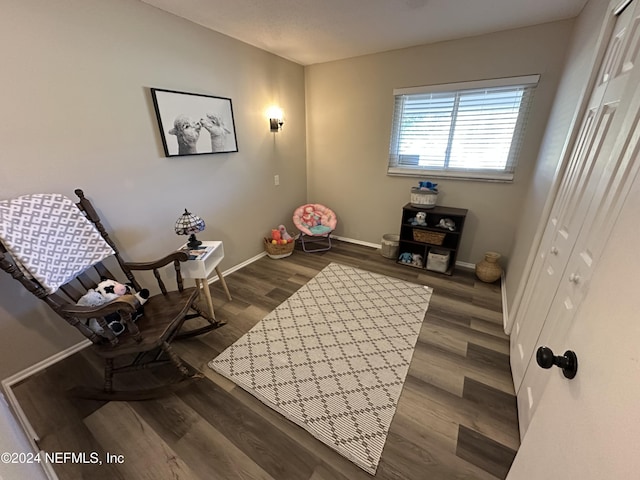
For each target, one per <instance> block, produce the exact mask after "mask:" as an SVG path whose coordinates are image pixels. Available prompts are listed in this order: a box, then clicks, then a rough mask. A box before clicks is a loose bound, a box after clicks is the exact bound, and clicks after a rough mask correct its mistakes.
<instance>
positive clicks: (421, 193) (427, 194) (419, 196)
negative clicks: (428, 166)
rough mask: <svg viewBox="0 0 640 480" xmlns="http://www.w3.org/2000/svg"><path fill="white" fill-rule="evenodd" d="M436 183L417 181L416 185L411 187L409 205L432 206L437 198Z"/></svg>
mask: <svg viewBox="0 0 640 480" xmlns="http://www.w3.org/2000/svg"><path fill="white" fill-rule="evenodd" d="M437 187H438V184H437V183H431V182H428V181H422V182H418V187H413V188H411V205H413V206H414V207H422V208H433V207H435V206H436V200H437V198H438V188H437Z"/></svg>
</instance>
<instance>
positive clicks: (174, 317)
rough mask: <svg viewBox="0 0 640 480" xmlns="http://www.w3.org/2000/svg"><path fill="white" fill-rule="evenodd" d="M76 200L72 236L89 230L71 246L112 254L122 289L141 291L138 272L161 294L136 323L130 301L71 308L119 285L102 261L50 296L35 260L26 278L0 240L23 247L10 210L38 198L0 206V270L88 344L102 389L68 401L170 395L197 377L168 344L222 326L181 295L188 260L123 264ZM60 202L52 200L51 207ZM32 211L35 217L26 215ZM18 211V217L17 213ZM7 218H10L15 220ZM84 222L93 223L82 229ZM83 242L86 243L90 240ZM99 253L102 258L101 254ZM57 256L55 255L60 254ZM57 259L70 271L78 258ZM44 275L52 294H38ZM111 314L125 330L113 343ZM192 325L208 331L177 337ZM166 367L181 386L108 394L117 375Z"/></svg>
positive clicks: (18, 258)
mask: <svg viewBox="0 0 640 480" xmlns="http://www.w3.org/2000/svg"><path fill="white" fill-rule="evenodd" d="M75 193H76V195H78V197H79V199H80V201H79V202H78V203H77V204H75V206H77V208H78V209H79V211H80V212H81V214H80V215H78V217H79V218H77V221H78V222H79V224H82V225H81V227H79V228H78V230H74V231H82V228H85V227H87V229H88V230H85V232H89V233H88V235H89V237H86V236H84V237H82V236H78V239H77V240H78V244H79V245H80V248H81V249H86V248H87V245H93V243H94V242H95V243H96V244H99V249H102V250H103V252H102V253H101V254H100V257H99V258H101V257H104V256H105V255H106V254H108V253H109V252H111V253H112V254H113V255H114V256H115V258H116V260H117V263H118V265H119V268H120V269H121V271H122V274H124V276H125V277H126V280H125V282H129V283H130V284H131V285H132V286H133V287H134V288H135V289H136V290H138V291H139V290H141V285H140V284H139V283H138V281H137V280H136V278H135V276H134V274H133V272H134V271H143V270H146V271H152V272H153V275H154V277H155V278H156V280H157V282H158V287H159V289H160V292H161V293H160V294H157V295H154V296H152V297H151V298H149V299H148V301H147V302H146V303H145V304H144V314H143V316H142V317H140V318H139V319H138V320H137V321H135V322H134V321H133V320H132V315H133V314H134V313H135V312H136V310H137V309H138V308H139V307H140V304H139V302H138V300H137V299H136V297H134V296H133V295H123V296H122V297H119V298H117V299H116V300H114V301H111V302H109V303H106V304H103V305H101V306H98V307H84V306H78V305H76V302H77V301H78V300H79V299H80V297H82V296H83V295H84V294H85V293H86V292H87V291H88V290H89V289H90V288H95V287H96V285H97V283H98V282H99V281H100V278H101V277H106V278H110V279H117V277H116V276H115V275H113V274H112V273H111V272H110V271H109V270H108V269H107V267H106V266H105V263H103V261H102V260H104V258H101V260H100V261H97V262H91V263H90V264H89V265H86V267H88V268H82V267H80V268H79V270H80V272H79V273H78V274H77V275H74V277H73V278H71V279H69V280H68V281H64V283H63V284H61V285H60V286H59V287H58V288H55V279H53V280H50V279H51V278H52V277H53V276H52V275H49V273H50V272H48V271H47V270H46V269H47V266H42V265H39V264H38V262H39V261H40V260H41V259H36V260H35V261H34V260H32V259H29V261H32V262H35V263H36V268H35V269H34V272H37V273H36V274H35V275H32V272H31V271H30V270H29V269H27V268H26V265H25V264H24V262H23V258H22V255H21V249H20V246H19V245H17V246H15V245H14V247H13V248H12V247H11V246H10V244H8V243H7V241H6V239H5V238H3V236H4V234H5V233H6V234H7V236H11V235H13V236H14V237H16V236H17V237H18V238H22V237H25V238H27V239H28V237H29V236H30V234H29V233H28V232H27V233H25V234H24V235H23V233H24V232H23V233H20V232H16V230H19V229H17V228H14V226H15V224H16V223H18V224H19V223H29V222H21V220H20V216H21V215H22V210H20V207H17V209H16V205H19V201H21V200H24V199H25V198H27V197H28V198H27V201H34V197H35V198H36V200H37V201H41V200H42V198H41V197H42V196H37V195H34V196H25V197H20V198H19V199H14V200H17V201H18V203H15V202H14V203H11V202H12V200H10V201H3V202H0V240H2V241H1V242H0V268H2V269H3V270H4V271H5V272H7V273H8V274H10V275H11V276H12V277H13V278H14V279H16V280H17V281H19V282H20V283H21V284H22V285H23V286H24V287H25V288H26V289H27V290H28V291H30V292H31V293H32V294H33V295H35V296H36V297H38V298H40V299H42V300H43V301H45V302H46V303H47V305H49V306H50V307H51V308H52V309H53V310H54V311H55V312H56V313H57V314H58V315H59V316H60V317H62V318H63V319H64V320H66V321H67V322H68V323H69V324H71V325H73V326H74V327H76V328H77V329H78V330H79V331H80V332H81V333H82V334H83V335H84V336H85V337H87V338H88V339H89V340H91V342H92V343H93V345H92V347H93V350H94V351H95V352H96V353H97V354H98V355H99V356H100V357H102V358H103V359H104V361H105V368H104V387H103V389H102V390H100V389H91V388H85V387H78V388H76V389H74V392H73V393H74V394H76V395H78V396H82V397H87V398H94V399H104V400H142V399H146V398H155V397H158V396H160V395H163V394H167V393H170V392H171V391H172V390H173V389H174V387H176V386H177V385H179V384H183V383H184V382H186V381H190V380H193V379H195V378H200V377H202V375H201V374H199V372H196V371H194V370H193V369H189V368H188V367H187V365H185V364H184V363H183V361H182V360H181V359H180V358H179V357H178V355H177V354H175V352H174V351H173V349H172V348H171V346H170V344H171V342H172V341H173V340H175V339H177V338H182V337H185V336H194V335H199V334H202V333H205V332H208V331H211V330H213V329H215V328H218V327H219V326H221V325H222V323H220V322H216V321H215V319H213V318H211V317H210V316H209V314H208V313H206V310H204V309H201V308H200V307H199V305H198V303H197V302H198V298H199V292H200V290H199V289H198V288H195V287H192V288H185V287H184V285H183V281H182V275H181V273H180V263H181V262H185V261H187V259H188V255H187V253H185V252H173V253H171V254H169V255H167V256H165V257H164V258H162V259H159V260H157V261H153V262H145V263H130V262H125V261H124V260H123V259H122V257H121V255H120V252H119V251H118V248H117V247H116V245H115V244H114V243H113V241H112V240H111V239H110V238H109V235H108V234H107V232H106V231H105V229H104V227H103V225H102V223H101V220H100V217H99V216H98V214H97V212H96V210H95V209H94V208H93V206H92V204H91V202H90V201H89V200H88V199H86V198H85V196H84V193H83V192H82V190H76V191H75ZM44 197H47V196H44ZM58 197H59V198H63V199H64V200H65V201H66V208H67V210H69V209H70V208H69V204H70V205H71V206H72V207H73V202H71V201H69V200H68V199H66V197H62V196H58ZM58 197H56V198H55V200H56V201H57V200H58ZM47 200H48V198H47ZM55 203H56V202H55V201H53V202H51V201H49V202H48V203H46V202H43V204H42V205H45V207H44V208H51V209H52V210H53V208H55V207H56V206H57V205H55ZM52 205H53V206H52ZM27 210H29V209H24V211H27ZM30 210H37V209H35V208H32V209H30ZM70 210H73V211H72V212H68V211H67V212H65V214H69V215H67V216H70V217H73V216H74V215H76V214H77V213H78V211H77V210H76V209H75V207H74V208H71V209H70ZM16 211H17V212H18V213H16ZM11 215H14V217H13V219H12V218H11ZM16 215H17V217H16ZM67 216H65V217H64V222H66V221H67ZM16 219H17V220H16ZM86 219H88V220H89V222H91V223H89V222H87V221H86ZM12 220H13V221H12ZM10 222H11V223H12V224H11V225H9V223H10ZM83 222H86V224H87V225H86V226H85V225H84V224H83ZM63 228H68V225H67V224H65V225H64V227H63ZM92 228H93V229H94V233H95V235H93V233H91V231H90V229H92ZM38 234H40V235H42V234H41V233H40V232H35V235H36V236H37V235H38ZM40 238H41V237H40ZM67 238H68V237H67ZM87 238H89V240H88V239H87ZM65 247H66V245H65ZM103 247H104V248H103ZM54 248H55V247H54ZM105 249H106V251H104V250H105ZM55 253H56V255H58V254H59V253H60V252H55ZM82 255H83V253H80V254H79V256H82ZM91 255H95V254H94V253H92V254H89V257H91ZM58 258H59V259H58V263H60V259H62V260H64V261H67V262H69V263H73V262H74V261H76V260H77V259H76V258H70V257H66V258H65V256H64V255H62V254H61V255H60V256H59V257H58ZM62 263H64V262H62ZM170 264H173V266H174V269H175V282H176V287H177V290H174V291H169V290H167V288H166V286H165V284H164V282H163V280H162V278H161V276H160V272H159V269H160V268H163V267H165V266H167V265H170ZM43 271H44V272H45V273H44V277H46V278H45V280H46V281H52V282H54V287H51V286H43V280H42V278H43V274H42V273H41V272H43ZM56 271H57V270H56ZM72 272H73V270H72ZM114 312H117V313H119V314H120V317H121V318H122V319H123V320H124V322H125V323H126V326H127V328H126V330H125V331H124V332H123V333H122V334H120V335H119V336H117V337H116V336H115V334H114V333H113V332H112V331H111V329H109V328H108V327H107V322H106V320H105V317H106V316H107V315H109V314H113V313H114ZM190 312H191V313H190ZM195 317H202V318H204V319H206V321H207V324H206V325H205V326H204V327H201V328H198V329H194V330H191V331H188V332H185V333H182V334H181V333H180V330H181V328H182V327H183V325H184V323H185V321H186V320H188V319H190V318H195ZM91 318H95V319H97V321H98V323H99V324H100V326H101V327H102V329H103V330H104V333H103V334H102V335H98V334H97V333H95V332H94V331H93V330H92V329H90V328H89V327H88V326H87V322H88V320H89V319H91ZM121 360H127V363H126V364H124V365H121V364H120V363H121ZM116 361H118V363H119V364H118V365H116ZM167 363H172V364H173V365H174V366H175V367H176V368H177V370H178V371H179V372H180V374H181V375H182V381H180V382H177V383H172V384H170V385H167V386H162V387H157V388H152V389H147V390H122V391H118V390H116V389H114V385H113V377H114V374H115V373H122V372H130V371H133V370H139V369H146V368H149V367H153V366H158V365H163V364H167Z"/></svg>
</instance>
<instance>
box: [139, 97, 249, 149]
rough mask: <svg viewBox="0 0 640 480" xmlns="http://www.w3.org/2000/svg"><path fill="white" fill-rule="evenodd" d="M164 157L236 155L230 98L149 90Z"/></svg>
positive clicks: (236, 145) (236, 146)
mask: <svg viewBox="0 0 640 480" xmlns="http://www.w3.org/2000/svg"><path fill="white" fill-rule="evenodd" d="M151 97H152V99H153V106H154V109H155V112H156V118H157V120H158V128H159V129H160V137H161V139H162V146H163V147H164V153H165V156H167V157H178V156H185V155H205V154H212V153H230V152H237V151H238V141H237V138H236V128H235V122H234V119H233V106H232V104H231V99H230V98H225V97H217V96H214V95H204V94H200V93H189V92H179V91H176V90H165V89H161V88H151Z"/></svg>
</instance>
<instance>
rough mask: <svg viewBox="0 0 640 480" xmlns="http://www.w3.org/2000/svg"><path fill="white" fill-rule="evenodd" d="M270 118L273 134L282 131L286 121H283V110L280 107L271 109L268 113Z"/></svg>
mask: <svg viewBox="0 0 640 480" xmlns="http://www.w3.org/2000/svg"><path fill="white" fill-rule="evenodd" d="M267 116H268V117H269V128H270V130H271V131H272V132H274V133H275V132H279V131H280V130H282V125H284V120H283V119H282V109H281V108H279V107H271V108H269V110H268V111H267Z"/></svg>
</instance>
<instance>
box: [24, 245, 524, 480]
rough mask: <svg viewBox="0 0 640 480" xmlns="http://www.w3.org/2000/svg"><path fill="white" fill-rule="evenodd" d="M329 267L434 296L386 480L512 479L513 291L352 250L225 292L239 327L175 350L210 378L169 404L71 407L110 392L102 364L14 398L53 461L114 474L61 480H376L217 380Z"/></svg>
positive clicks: (264, 273) (251, 271)
mask: <svg viewBox="0 0 640 480" xmlns="http://www.w3.org/2000/svg"><path fill="white" fill-rule="evenodd" d="M228 248H230V247H228ZM330 262H338V263H342V264H346V265H351V266H354V267H358V268H362V269H365V270H369V271H372V272H377V273H382V274H385V275H389V276H394V277H398V278H402V279H404V280H408V281H412V282H416V283H421V284H424V285H429V286H431V287H433V289H434V292H433V296H432V298H431V303H430V305H429V309H428V310H427V314H426V317H425V320H424V324H423V328H422V331H421V333H420V337H419V339H418V343H417V346H416V349H415V352H414V355H413V360H412V362H411V367H410V369H409V373H408V376H407V379H406V383H405V385H404V388H403V391H402V395H401V397H400V400H399V403H398V407H397V411H396V414H395V416H394V418H393V422H392V424H391V428H390V431H389V435H388V438H387V442H386V444H385V448H384V452H383V454H382V459H381V461H380V464H379V466H378V471H377V474H376V476H375V478H377V479H407V480H411V479H416V480H417V479H458V478H468V479H495V478H505V476H506V474H507V471H508V469H509V467H510V465H511V462H512V461H513V457H514V455H515V452H516V450H517V449H518V446H519V436H518V422H517V414H516V399H515V396H514V391H513V384H512V381H511V374H510V369H509V357H508V353H509V340H508V337H507V336H506V335H505V334H504V332H503V331H502V313H501V293H500V286H499V285H498V284H497V283H496V284H485V283H482V282H480V281H479V280H477V279H476V278H475V276H474V274H473V272H469V271H464V270H460V269H458V270H457V271H456V273H455V274H454V275H453V276H452V277H447V276H444V275H440V274H436V273H430V272H427V271H425V270H418V269H414V268H411V267H406V266H400V265H396V264H395V262H394V261H392V260H388V259H385V258H383V257H382V256H381V255H380V254H379V252H378V251H377V250H375V249H372V248H368V247H363V246H359V245H354V244H349V243H344V242H339V241H336V242H335V243H334V247H333V249H332V250H331V251H329V252H325V253H314V254H306V253H304V252H301V251H299V250H296V251H295V252H294V254H293V255H291V256H290V257H288V258H286V259H281V260H272V259H269V258H267V257H265V258H262V259H260V260H258V261H257V262H254V263H252V264H250V265H248V266H246V267H244V268H242V269H241V270H239V271H237V272H234V273H233V274H231V275H229V276H227V277H226V281H227V284H228V286H229V289H230V291H231V294H232V296H233V301H227V299H226V297H225V295H224V292H223V290H222V287H221V286H220V285H219V283H215V284H213V285H212V286H211V292H212V295H213V298H214V306H215V308H216V315H217V317H218V318H219V319H223V320H224V321H226V322H227V324H226V325H225V326H224V327H222V328H219V329H217V330H214V331H212V332H209V333H208V334H206V335H203V336H200V337H197V338H192V339H189V340H182V341H180V342H175V343H174V345H175V348H176V350H177V352H178V353H179V354H180V355H181V357H182V358H183V359H184V360H185V361H187V362H188V363H189V364H190V365H192V366H193V367H195V368H197V369H199V370H200V371H201V372H202V373H203V374H204V375H205V378H204V379H202V380H199V381H197V382H195V383H193V384H190V385H189V386H187V387H185V388H183V389H180V390H178V391H177V392H175V393H173V394H171V395H170V396H168V397H166V398H162V399H157V400H150V401H141V402H98V401H86V400H80V399H77V398H72V397H70V396H68V395H67V394H66V391H67V390H68V389H69V388H70V387H72V386H74V385H78V384H87V383H89V384H92V385H96V386H99V385H100V384H101V378H102V374H101V364H100V363H99V361H98V360H97V359H96V358H95V357H94V356H93V355H92V354H91V351H89V350H85V351H81V352H79V353H77V354H74V355H72V356H71V357H69V358H67V359H65V360H63V361H61V362H59V363H57V364H56V365H54V366H51V367H49V368H47V369H46V370H44V371H41V372H39V373H37V374H35V375H33V376H32V377H30V378H28V379H26V380H24V381H22V382H21V383H19V384H17V385H14V387H13V391H14V393H15V395H16V397H17V399H18V401H19V403H20V406H21V407H22V409H23V410H24V412H25V413H26V415H27V417H28V418H29V421H30V422H31V424H32V426H33V428H34V430H35V431H36V432H37V434H38V435H39V437H40V441H39V445H40V447H41V448H42V449H43V450H45V451H48V452H97V454H98V457H99V458H100V460H102V462H103V463H102V465H92V464H86V463H85V464H83V463H75V462H71V461H69V462H66V463H58V464H56V465H54V470H55V472H56V474H57V475H58V477H59V478H60V479H79V478H91V479H101V478H104V479H127V480H131V479H142V478H145V479H146V478H149V479H155V480H157V479H164V478H183V479H192V478H193V479H197V478H202V479H225V480H226V479H273V480H287V479H291V480H347V479H348V480H355V479H367V478H372V477H371V476H370V475H369V474H367V473H365V472H364V471H363V470H361V469H360V468H358V467H357V466H355V465H354V464H352V463H351V462H349V461H348V460H346V459H345V458H343V457H342V456H340V455H339V454H337V453H336V452H334V451H333V450H332V449H330V448H329V447H327V446H325V445H324V444H323V443H321V442H319V441H318V440H316V439H315V438H313V437H312V436H311V435H310V434H308V433H307V432H306V431H305V430H303V429H301V428H300V427H298V426H296V425H295V424H293V423H291V422H289V421H288V420H286V419H285V418H283V417H282V416H280V415H279V414H278V413H276V412H275V411H273V410H271V409H269V408H268V407H266V406H264V405H263V404H262V403H261V402H259V401H258V400H256V399H255V398H254V397H253V396H251V395H250V394H248V393H246V392H245V391H243V390H242V389H240V388H239V387H236V386H235V385H234V384H233V383H232V382H230V381H229V380H227V379H225V378H223V377H221V376H220V375H218V374H216V373H215V372H213V371H212V370H211V369H209V368H208V367H207V362H208V361H209V360H211V359H212V358H213V357H215V356H216V355H217V354H219V353H220V352H222V351H223V350H224V349H225V348H226V347H228V346H229V345H231V344H232V343H233V342H234V341H236V340H237V339H238V338H239V337H240V336H242V335H243V334H244V333H245V332H246V331H247V330H249V329H250V328H251V327H252V326H253V325H254V324H255V323H256V322H258V321H260V320H261V319H262V318H263V317H264V316H265V315H266V314H267V313H269V312H270V311H271V310H273V309H274V308H275V307H276V306H277V305H279V304H280V303H281V302H282V301H284V300H285V299H286V298H288V297H289V296H290V295H291V294H292V293H293V292H294V291H296V290H297V289H298V288H300V286H302V285H304V284H305V283H306V282H307V281H309V280H310V279H311V278H313V276H314V275H315V274H316V273H317V272H318V271H319V270H321V269H322V268H323V267H325V266H326V265H328V264H329V263H330ZM167 375H169V370H167V371H166V372H164V371H156V372H141V373H140V372H139V373H135V374H127V376H121V377H117V378H116V382H118V381H119V380H120V381H121V382H122V383H128V384H130V385H131V386H134V385H141V384H149V385H152V384H155V383H158V382H159V381H160V379H161V378H164V377H166V376H167ZM107 454H109V455H111V456H110V457H107ZM88 458H90V457H88ZM107 458H109V459H110V460H111V462H110V463H107V461H106V460H107Z"/></svg>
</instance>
